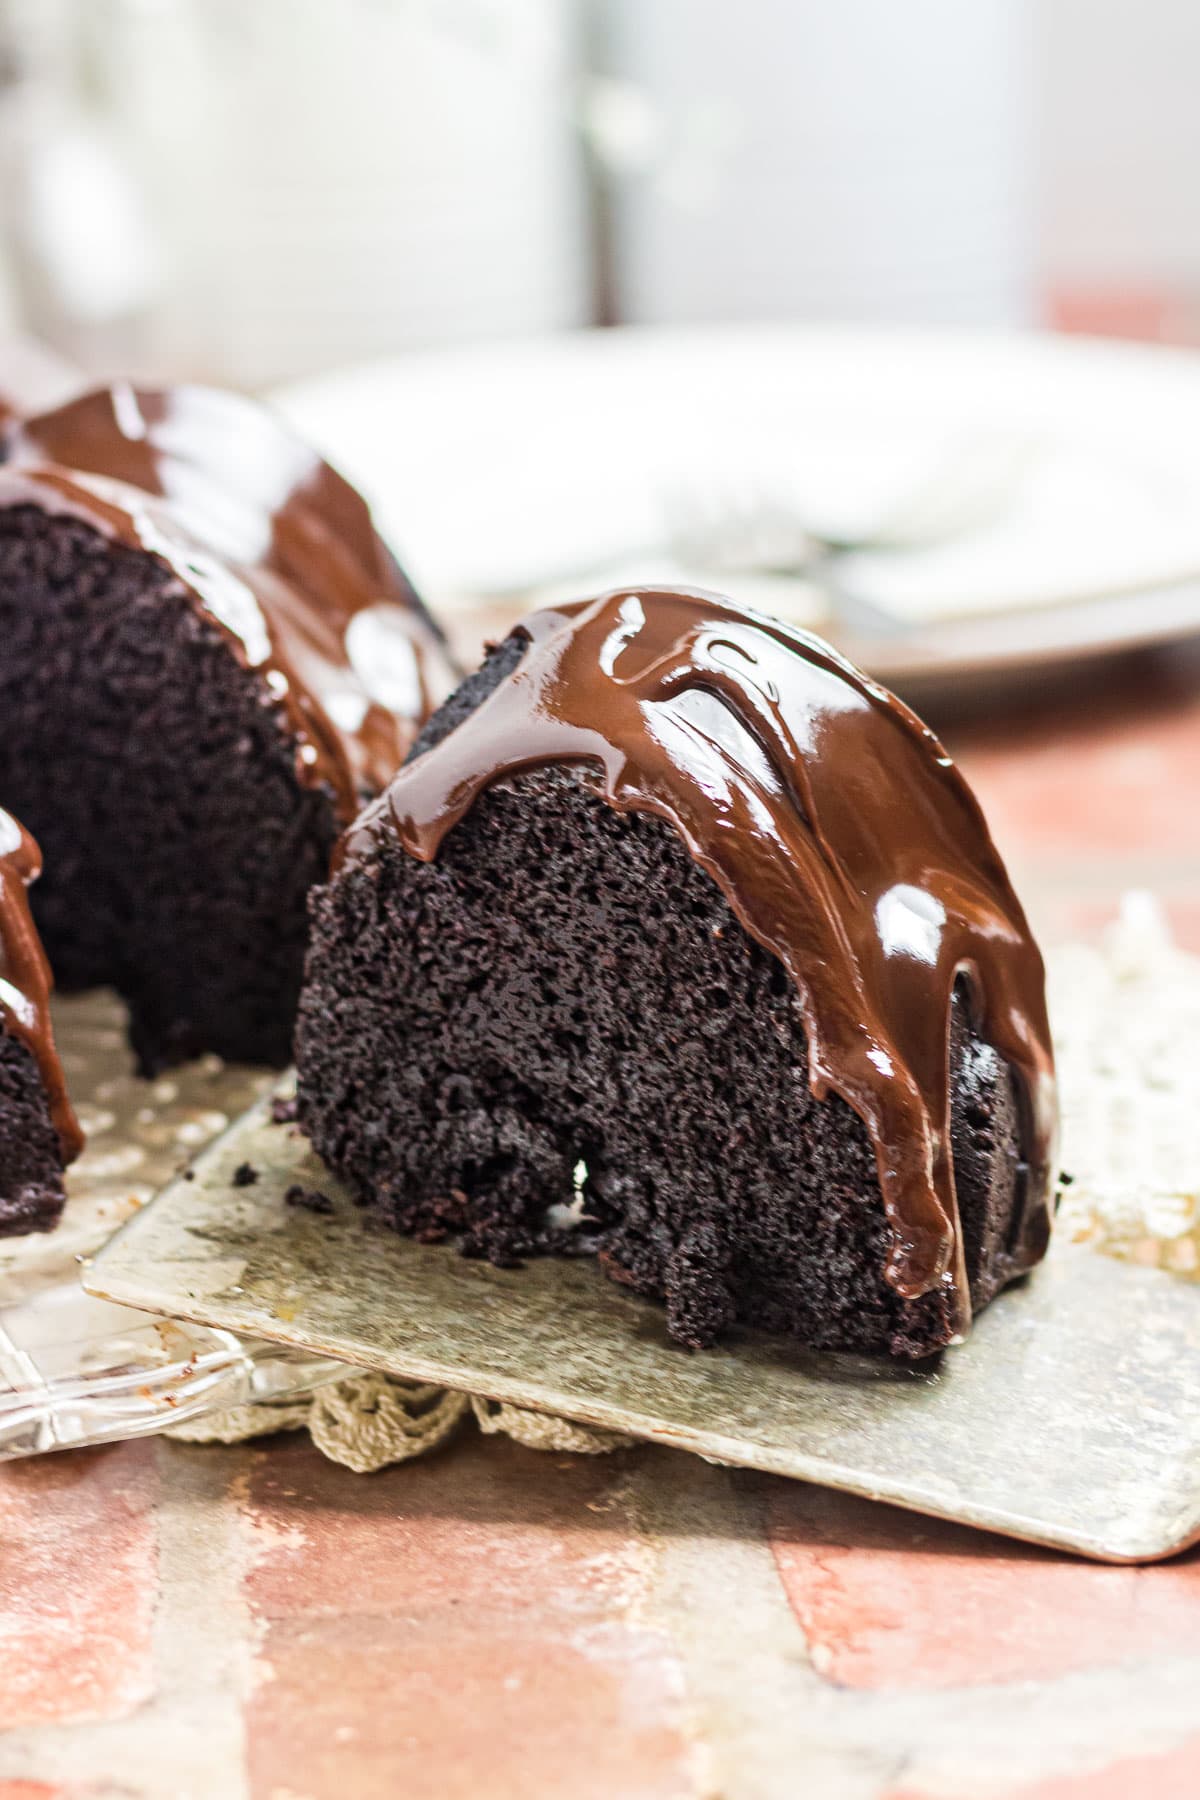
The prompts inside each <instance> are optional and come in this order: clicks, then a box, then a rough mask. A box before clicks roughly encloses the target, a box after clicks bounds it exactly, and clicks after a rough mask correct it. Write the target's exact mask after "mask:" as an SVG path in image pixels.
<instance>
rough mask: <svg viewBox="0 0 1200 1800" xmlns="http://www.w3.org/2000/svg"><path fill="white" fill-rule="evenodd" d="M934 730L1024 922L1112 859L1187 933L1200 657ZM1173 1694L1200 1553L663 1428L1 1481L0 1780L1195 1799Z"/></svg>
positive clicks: (27, 1474) (1198, 1683) (281, 1444)
mask: <svg viewBox="0 0 1200 1800" xmlns="http://www.w3.org/2000/svg"><path fill="white" fill-rule="evenodd" d="M946 735H947V737H948V739H949V741H950V743H951V746H952V748H953V749H954V750H955V751H956V753H957V754H958V755H959V757H960V760H961V761H962V762H963V764H964V766H965V767H966V769H967V770H968V772H969V774H970V775H971V776H972V778H973V780H974V781H975V782H976V784H977V787H978V790H979V792H980V795H981V798H982V799H983V801H984V804H985V806H986V807H987V809H988V811H989V813H990V814H991V816H992V818H993V822H994V827H995V831H996V835H997V837H998V838H999V840H1000V842H1001V845H1002V847H1003V849H1004V851H1005V853H1006V854H1007V855H1008V856H1009V858H1010V860H1011V862H1012V864H1013V866H1014V868H1015V870H1016V871H1017V873H1018V875H1019V879H1020V882H1021V885H1022V888H1023V890H1024V891H1025V893H1026V894H1027V897H1028V899H1029V903H1030V909H1031V911H1032V913H1033V914H1034V917H1035V919H1036V920H1037V921H1038V922H1039V924H1040V926H1041V928H1042V930H1043V932H1044V933H1045V934H1046V935H1047V936H1052V935H1060V934H1062V933H1064V932H1068V931H1070V932H1083V933H1085V934H1088V933H1094V932H1095V931H1097V930H1098V929H1100V928H1101V926H1102V925H1103V923H1104V921H1105V919H1106V918H1107V917H1109V916H1110V915H1111V912H1112V909H1113V907H1114V905H1115V903H1116V900H1117V898H1118V897H1119V895H1120V893H1121V891H1122V889H1124V888H1125V887H1127V886H1130V885H1139V886H1148V887H1151V888H1154V889H1155V890H1156V891H1158V892H1160V893H1161V894H1162V895H1163V896H1164V899H1165V900H1166V903H1167V905H1168V907H1169V910H1170V913H1171V916H1172V918H1173V920H1174V922H1175V924H1176V927H1177V930H1178V931H1179V933H1180V935H1181V936H1182V937H1183V938H1185V939H1186V940H1187V941H1188V942H1189V943H1190V944H1191V946H1192V947H1193V948H1195V949H1196V950H1200V830H1197V826H1198V824H1200V680H1196V679H1194V678H1192V677H1191V676H1188V678H1186V679H1185V678H1184V675H1183V673H1182V671H1180V670H1176V671H1174V672H1173V671H1172V669H1171V668H1170V667H1169V666H1167V667H1166V668H1163V667H1160V666H1158V665H1156V664H1148V665H1139V666H1138V668H1137V669H1136V670H1135V671H1133V672H1131V673H1130V674H1128V675H1127V677H1126V678H1125V679H1124V680H1123V681H1122V682H1120V683H1118V684H1115V685H1112V686H1109V687H1107V688H1104V687H1102V688H1101V689H1100V690H1099V691H1096V690H1094V689H1093V688H1091V687H1089V689H1088V691H1087V694H1086V696H1083V697H1077V698H1076V699H1075V700H1072V698H1071V697H1070V695H1067V696H1065V697H1060V698H1058V699H1056V700H1054V701H1039V702H1038V703H1037V704H1036V705H1034V706H1031V707H1030V708H1029V709H1028V710H1027V711H1026V712H1025V713H1024V714H1023V715H1022V716H1020V717H1019V718H1017V719H1015V720H1013V721H1010V722H1008V723H1005V724H997V725H993V726H991V727H990V728H989V729H987V730H981V729H979V728H977V727H975V728H971V727H964V726H959V727H957V728H955V727H953V726H950V727H948V728H947V731H946ZM981 1429H986V1421H983V1422H981ZM1198 1696H1200V1557H1197V1556H1190V1557H1186V1558H1183V1559H1182V1560H1180V1561H1177V1562H1175V1563H1173V1564H1169V1565H1165V1566H1163V1567H1158V1568H1150V1569H1144V1570H1129V1569H1105V1568H1098V1567H1094V1566H1089V1565H1087V1564H1085V1563H1082V1562H1076V1561H1072V1560H1071V1559H1069V1558H1066V1557H1059V1556H1055V1555H1052V1554H1050V1553H1047V1552H1042V1551H1036V1550H1032V1549H1023V1548H1021V1547H1019V1546H1015V1545H1012V1544H1009V1543H1006V1542H1004V1541H1002V1540H1000V1539H995V1538H987V1537H983V1536H977V1535H974V1534H971V1533H969V1532H966V1531H964V1530H961V1529H957V1528H954V1527H951V1526H947V1525H940V1524H936V1523H934V1522H931V1521H928V1520H923V1519H920V1518H916V1517H913V1516H910V1515H906V1514H903V1513H899V1512H894V1511H892V1510H889V1509H887V1508H882V1507H875V1506H872V1505H870V1504H869V1503H867V1502H864V1501H852V1500H849V1499H844V1498H840V1497H837V1496H833V1495H830V1494H825V1493H821V1492H819V1491H816V1490H813V1489H808V1488H805V1487H802V1486H798V1485H794V1484H789V1483H786V1482H783V1481H775V1480H769V1479H767V1478H764V1477H759V1476H754V1475H749V1474H746V1473H743V1472H738V1471H734V1470H728V1469H717V1468H712V1467H709V1466H708V1465H706V1464H704V1463H702V1462H700V1461H698V1460H696V1459H692V1458H688V1457H685V1456H683V1455H676V1454H672V1453H669V1452H666V1451H661V1450H651V1449H641V1450H636V1451H632V1452H626V1453H622V1454H620V1455H618V1456H615V1457H609V1458H598V1459H588V1460H585V1459H580V1458H565V1457H556V1456H546V1455H539V1454H537V1453H535V1452H532V1451H527V1450H523V1449H520V1448H518V1447H516V1446H515V1445H513V1444H511V1443H508V1442H507V1441H504V1440H496V1439H487V1440H485V1439H482V1438H480V1437H479V1436H478V1435H476V1434H475V1432H474V1429H473V1428H471V1429H470V1430H464V1431H463V1433H462V1435H461V1436H460V1437H459V1438H458V1439H457V1440H456V1441H455V1442H454V1443H453V1444H452V1445H451V1446H450V1447H449V1448H448V1449H446V1450H445V1451H444V1452H442V1453H441V1454H440V1455H438V1456H437V1457H435V1458H433V1459H431V1460H429V1461H428V1462H425V1463H421V1464H416V1465H410V1466H408V1467H404V1468H399V1469H394V1470H390V1471H387V1472H385V1473H383V1474H381V1475H377V1476H372V1477H358V1476H354V1475H352V1474H350V1473H348V1472H347V1471H345V1470H343V1469H340V1468H337V1467H335V1466H334V1465H332V1464H329V1463H327V1462H325V1461H323V1460H322V1458H321V1457H320V1456H319V1455H318V1454H317V1453H316V1452H315V1451H314V1450H313V1449H312V1448H311V1446H310V1445H309V1444H308V1442H307V1440H305V1439H302V1438H299V1437H293V1438H286V1439H282V1440H277V1441H276V1442H274V1443H271V1444H267V1445H260V1446H254V1447H244V1448H240V1449H220V1448H208V1449H202V1448H184V1447H182V1446H177V1445H171V1444H166V1443H157V1444H155V1443H146V1444H141V1445H137V1446H122V1447H117V1448H114V1449H111V1450H107V1451H100V1452H92V1453H88V1454H81V1455H71V1456H62V1457H57V1458H52V1459H47V1460H44V1461H40V1462H36V1463H29V1464H25V1465H19V1466H14V1467H9V1468H7V1469H5V1470H3V1471H0V1726H2V1727H3V1730H2V1731H0V1800H84V1797H86V1800H98V1797H106V1796H112V1797H113V1800H118V1797H120V1800H150V1797H153V1800H158V1797H159V1796H163V1797H169V1800H175V1797H176V1796H179V1797H181V1800H188V1797H191V1796H194V1797H196V1800H208V1797H209V1796H212V1797H214V1800H375V1797H376V1796H379V1797H384V1796H386V1797H387V1800H391V1797H392V1796H397V1797H401V1796H402V1797H403V1800H467V1797H468V1796H469V1797H470V1800H492V1797H495V1800H593V1797H596V1800H600V1797H601V1796H603V1797H604V1800H809V1797H810V1796H811V1797H812V1800H1140V1796H1143V1795H1147V1794H1149V1795H1154V1796H1156V1800H1193V1796H1196V1795H1200V1698H1198Z"/></svg>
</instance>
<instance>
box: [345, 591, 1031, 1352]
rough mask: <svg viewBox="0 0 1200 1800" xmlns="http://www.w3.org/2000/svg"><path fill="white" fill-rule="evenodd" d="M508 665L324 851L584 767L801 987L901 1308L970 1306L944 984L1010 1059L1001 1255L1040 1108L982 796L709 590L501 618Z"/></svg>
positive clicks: (417, 837)
mask: <svg viewBox="0 0 1200 1800" xmlns="http://www.w3.org/2000/svg"><path fill="white" fill-rule="evenodd" d="M516 629H517V633H518V635H519V636H521V637H524V638H525V639H526V640H527V649H526V651H525V654H524V656H523V658H522V660H521V662H520V663H519V664H518V665H517V667H516V669H515V670H514V671H513V673H512V674H511V675H509V676H508V677H507V678H506V679H505V680H503V681H502V682H501V683H500V685H499V686H498V687H497V688H496V689H495V690H494V692H492V693H491V694H490V695H489V696H488V697H487V698H486V699H485V700H484V701H483V703H482V704H481V705H480V706H479V708H478V709H477V710H476V711H475V712H473V713H471V714H469V715H468V716H467V717H466V718H465V719H464V720H462V721H461V722H460V723H459V724H458V725H457V726H456V727H455V729H454V730H452V731H451V732H450V733H449V734H448V735H447V736H446V737H444V738H443V739H442V740H441V741H440V742H439V743H438V744H437V746H436V749H434V750H431V751H430V752H428V753H427V754H425V755H423V756H422V755H417V756H416V757H415V758H414V759H413V760H412V761H410V762H409V763H408V764H407V766H406V767H405V768H403V769H402V770H401V771H400V773H399V775H398V776H397V777H396V779H395V781H394V782H393V783H392V785H391V787H390V788H389V789H388V791H387V792H386V793H385V794H383V795H382V796H381V797H380V798H379V800H377V801H376V802H375V804H374V805H373V806H372V807H370V808H368V809H367V811H366V812H365V813H364V814H363V815H362V817H361V818H360V820H359V821H358V823H357V824H356V825H355V826H354V827H353V828H352V829H351V830H350V832H349V833H348V834H347V835H346V837H345V838H344V840H343V843H342V846H341V850H340V856H341V859H342V861H343V862H351V863H352V862H355V861H357V860H360V859H362V858H363V857H364V856H366V855H368V854H369V853H370V850H371V847H372V845H373V844H374V843H375V842H376V841H377V840H378V838H379V836H380V835H381V834H384V833H388V832H394V833H395V834H396V835H397V836H398V837H399V840H400V842H401V843H402V845H403V846H404V848H405V849H406V850H407V851H408V852H409V853H410V854H411V855H413V856H415V857H418V858H420V859H421V860H422V861H426V862H428V861H432V860H433V859H434V858H435V857H436V856H437V854H438V850H439V847H440V845H441V843H442V841H443V839H444V838H445V837H446V835H447V833H448V832H450V831H451V830H452V829H453V828H454V826H455V824H456V823H457V822H458V821H459V820H460V819H461V818H462V817H463V816H464V814H465V813H466V812H467V811H468V809H469V808H470V807H471V805H472V804H473V802H474V801H475V800H476V798H477V797H478V796H479V794H480V793H481V792H482V791H483V790H484V789H485V788H486V787H488V786H489V785H490V784H491V783H493V782H496V781H498V780H500V779H501V778H503V777H504V776H508V775H514V774H516V773H517V772H518V771H520V770H524V769H530V768H533V767H536V766H538V765H542V764H547V763H565V762H569V763H579V764H584V765H594V766H595V767H596V768H597V770H598V772H599V775H600V777H601V791H602V793H603V797H604V799H605V800H606V801H607V802H608V803H609V805H611V806H613V807H615V808H617V809H618V810H619V811H643V812H648V813H653V814H656V815H658V816H659V817H660V818H663V819H665V820H667V821H669V823H670V824H671V825H672V826H674V828H675V829H676V830H677V831H678V832H679V834H680V836H681V837H682V838H683V840H684V842H685V843H686V845H687V847H688V849H689V851H690V852H691V854H692V856H693V857H694V858H695V859H696V861H697V862H698V863H699V864H700V866H701V867H702V868H704V869H705V870H707V872H708V873H709V874H710V875H711V876H712V878H713V880H714V881H716V883H717V884H718V886H719V887H720V888H721V890H722V892H723V893H724V895H725V897H726V899H727V900H728V902H729V904H730V906H731V907H732V908H733V911H734V913H735V914H736V915H737V917H738V919H739V920H740V921H741V923H742V924H743V925H744V926H745V928H746V930H747V931H748V932H749V933H750V934H751V935H752V936H753V937H755V938H756V939H757V940H758V941H759V943H760V944H762V945H763V946H764V947H765V948H766V949H768V950H769V951H771V952H773V953H774V954H775V955H776V956H777V957H778V958H779V960H780V961H781V962H782V964H783V965H784V967H785V969H786V970H787V972H788V974H789V976H790V978H791V980H792V983H793V984H794V987H795V990H796V992H797V994H798V996H799V1000H800V1004H801V1006H802V1009H803V1016H804V1020H805V1025H806V1031H807V1037H808V1051H809V1083H810V1086H811V1088H812V1091H813V1093H814V1095H815V1096H816V1097H817V1098H818V1099H823V1098H825V1096H826V1095H827V1094H828V1093H830V1092H832V1093H836V1094H840V1095H841V1096H842V1098H843V1099H844V1100H845V1101H846V1102H847V1103H848V1104H849V1105H850V1106H851V1107H852V1108H853V1109H854V1111H855V1112H856V1113H858V1115H859V1116H860V1118H861V1119H862V1121H863V1123H864V1124H865V1126H866V1128H867V1131H868V1133H869V1135H870V1138H871V1141H872V1143H873V1146H874V1150H875V1157H876V1163H877V1167H878V1171H879V1183H880V1188H881V1191H882V1196H883V1202H884V1206H885V1209H886V1213H887V1217H888V1220H889V1225H890V1229H891V1240H892V1242H891V1252H890V1258H889V1263H888V1268H887V1276H888V1279H889V1281H890V1282H891V1284H892V1285H893V1287H894V1288H895V1289H896V1290H897V1291H898V1292H899V1293H900V1294H901V1295H903V1296H904V1297H906V1298H910V1299H913V1298H916V1297H918V1296H919V1295H921V1294H925V1293H928V1292H930V1291H931V1290H932V1289H934V1288H935V1287H936V1286H938V1285H939V1284H943V1285H945V1286H947V1287H949V1288H950V1289H951V1290H952V1295H951V1298H952V1300H953V1306H952V1313H953V1317H954V1320H955V1329H956V1330H957V1331H961V1330H963V1329H965V1328H966V1326H967V1324H968V1323H969V1320H970V1302H969V1297H968V1292H967V1281H966V1276H965V1270H964V1261H963V1242H962V1233H961V1230H960V1228H959V1220H958V1211H957V1205H956V1200H955V1189H954V1168H953V1161H952V1156H951V1144H950V1091H949V1089H950V1069H949V1036H950V1009H951V998H952V993H953V990H954V987H955V984H956V983H957V982H960V981H961V982H963V983H965V985H966V988H967V990H968V993H969V997H970V1003H971V1007H972V1012H973V1017H974V1021H975V1025H976V1029H977V1030H978V1032H979V1034H980V1036H982V1037H983V1038H984V1039H986V1040H987V1041H988V1042H990V1043H991V1044H992V1045H993V1046H994V1047H995V1049H996V1050H997V1051H998V1052H999V1053H1000V1054H1001V1055H1002V1056H1003V1057H1004V1058H1005V1059H1006V1060H1007V1062H1008V1063H1009V1065H1010V1066H1011V1068H1012V1069H1013V1071H1014V1072H1015V1075H1016V1079H1017V1084H1018V1093H1019V1098H1020V1105H1021V1110H1022V1114H1023V1118H1022V1131H1023V1134H1024V1140H1025V1141H1024V1145H1023V1153H1022V1169H1021V1172H1020V1176H1019V1178H1020V1179H1021V1180H1022V1182H1023V1184H1024V1191H1023V1193H1022V1194H1020V1195H1019V1196H1018V1204H1017V1227H1016V1231H1015V1233H1014V1240H1013V1245H1012V1253H1013V1263H1014V1270H1023V1269H1027V1268H1029V1267H1031V1266H1032V1265H1033V1264H1034V1263H1035V1262H1036V1261H1037V1260H1038V1259H1039V1258H1040V1257H1041V1255H1042V1254H1043V1253H1044V1251H1045V1248H1046V1244H1047V1241H1048V1234H1049V1227H1050V1220H1051V1211H1050V1186H1051V1182H1050V1176H1051V1163H1052V1157H1053V1153H1054V1138H1055V1129H1056V1105H1055V1090H1054V1072H1053V1057H1052V1051H1051V1046H1050V1036H1049V1030H1048V1025H1047V1019H1046V1007H1045V997H1044V971H1043V965H1042V959H1041V956H1040V954H1039V952H1038V949H1037V946H1036V945H1035V944H1034V942H1033V939H1032V938H1031V936H1030V933H1029V928H1028V925H1027V923H1026V920H1025V916H1024V913H1023V912H1022V909H1021V906H1020V904H1019V902H1018V900H1017V898H1016V896H1015V894H1014V893H1013V890H1012V888H1011V886H1010V884H1009V881H1008V877H1007V875H1006V873H1005V870H1004V867H1003V864H1002V863H1001V860H1000V857H999V855H998V854H997V851H996V849H995V847H994V845H993V844H992V841H991V838H990V837H989V835H988V831H987V827H986V825H985V823H984V820H983V816H982V814H981V812H980V809H979V806H978V804H977V802H976V800H975V798H974V796H973V795H972V793H971V792H970V789H969V788H968V787H967V785H966V783H965V781H964V780H963V778H962V776H961V775H960V774H959V772H958V770H957V769H956V768H955V766H954V764H953V762H952V761H951V759H950V758H949V756H947V754H946V752H945V751H944V749H943V748H942V746H941V744H940V743H939V742H938V740H937V738H936V737H935V736H934V734H933V733H932V732H931V731H929V730H928V729H927V728H926V727H925V726H924V725H923V724H922V723H921V721H920V720H919V719H918V718H917V717H916V716H915V714H913V713H912V712H910V711H909V709H908V708H907V707H906V706H904V705H903V704H902V703H901V702H900V701H899V700H897V699H895V698H894V696H893V695H891V694H889V693H888V692H887V691H886V690H885V689H884V688H881V687H880V686H878V685H877V684H876V683H875V682H873V681H871V680H870V679H868V678H867V677H866V676H865V675H863V674H861V673H860V672H859V671H858V670H857V669H855V668H854V667H853V666H852V665H851V664H850V663H847V662H846V661H845V660H844V659H843V658H841V657H840V656H839V655H838V654H837V653H836V652H835V651H834V650H833V649H832V648H831V647H830V646H829V645H828V644H825V643H823V642H822V641H821V640H820V639H819V638H816V637H814V636H811V635H809V634H808V633H806V632H803V631H798V630H793V629H791V628H789V627H787V626H784V625H782V624H778V623H776V622H775V621H773V620H770V619H767V618H763V617H760V616H757V615H755V614H752V613H748V612H746V611H744V610H743V609H742V608H740V607H738V606H736V605H734V604H733V603H732V602H731V601H729V600H726V599H723V598H722V597H721V596H719V595H716V594H710V593H705V592H701V591H693V590H685V589H668V590H661V591H648V590H647V591H628V590H617V591H613V592H611V593H607V594H603V595H601V596H600V597H599V598H598V599H595V600H589V601H582V602H578V603H574V604H570V605H564V606H559V607H556V608H553V609H551V610H547V611H543V612H538V613H535V614H533V615H532V616H530V617H529V618H527V619H526V620H524V621H523V622H522V623H521V624H520V625H519V626H518V627H517V628H516Z"/></svg>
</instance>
